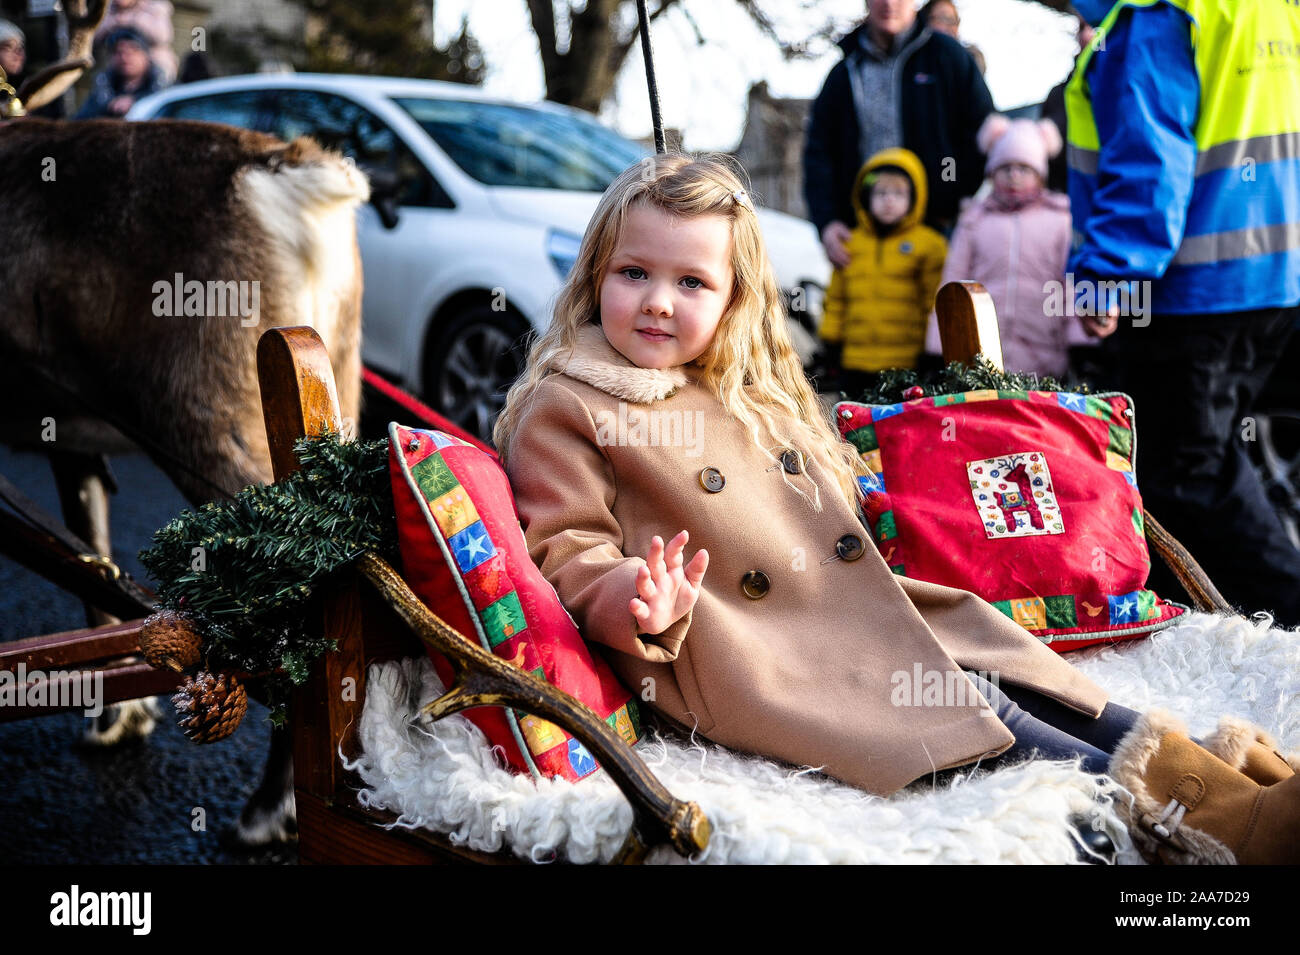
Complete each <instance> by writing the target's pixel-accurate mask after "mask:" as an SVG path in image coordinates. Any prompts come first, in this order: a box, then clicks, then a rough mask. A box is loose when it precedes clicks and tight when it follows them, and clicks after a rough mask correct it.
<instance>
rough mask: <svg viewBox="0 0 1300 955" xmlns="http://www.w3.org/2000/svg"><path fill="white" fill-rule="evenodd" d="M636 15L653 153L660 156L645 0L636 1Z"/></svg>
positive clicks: (660, 124)
mask: <svg viewBox="0 0 1300 955" xmlns="http://www.w3.org/2000/svg"><path fill="white" fill-rule="evenodd" d="M636 15H637V19H638V20H639V21H640V23H641V58H642V59H643V60H645V82H646V87H647V88H648V89H649V91H650V122H651V123H652V124H653V125H654V130H655V152H657V153H659V154H660V155H661V156H662V155H663V154H664V153H666V152H668V145H667V142H666V141H665V139H664V120H663V117H662V116H660V115H659V84H658V83H656V82H655V63H654V58H653V57H652V56H651V54H650V18H649V17H648V16H647V15H646V12H645V0H636Z"/></svg>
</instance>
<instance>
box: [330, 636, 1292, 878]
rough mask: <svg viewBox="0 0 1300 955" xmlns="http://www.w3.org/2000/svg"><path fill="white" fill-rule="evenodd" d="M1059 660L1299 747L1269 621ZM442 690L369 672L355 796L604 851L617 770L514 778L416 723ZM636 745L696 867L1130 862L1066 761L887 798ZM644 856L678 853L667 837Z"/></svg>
mask: <svg viewBox="0 0 1300 955" xmlns="http://www.w3.org/2000/svg"><path fill="white" fill-rule="evenodd" d="M1070 659H1071V661H1072V662H1074V663H1075V664H1077V665H1078V666H1079V668H1080V669H1082V670H1083V671H1084V672H1085V673H1087V675H1088V676H1089V677H1091V678H1092V679H1093V680H1095V681H1096V682H1097V683H1098V684H1100V685H1101V686H1103V687H1104V688H1106V689H1107V690H1108V691H1109V692H1110V694H1111V698H1112V699H1113V700H1115V702H1117V703H1122V704H1124V705H1126V706H1129V707H1132V708H1133V709H1136V710H1145V709H1147V708H1150V707H1152V706H1161V707H1165V708H1167V709H1170V710H1172V711H1173V712H1175V713H1177V714H1179V715H1180V716H1182V717H1183V718H1184V719H1185V720H1186V721H1187V723H1188V726H1189V728H1190V730H1191V732H1192V734H1193V735H1196V736H1203V734H1206V733H1208V732H1210V731H1211V730H1212V729H1214V727H1215V725H1216V724H1217V722H1218V718H1219V716H1220V715H1221V714H1233V715H1236V716H1240V717H1244V718H1246V719H1249V720H1252V721H1253V722H1255V723H1257V724H1259V725H1261V726H1263V727H1264V728H1266V729H1268V730H1271V731H1272V732H1273V733H1275V734H1276V735H1277V736H1278V738H1279V739H1280V741H1281V742H1282V744H1283V746H1284V751H1291V750H1296V749H1300V632H1296V633H1291V632H1287V631H1284V630H1279V629H1276V628H1272V627H1271V626H1270V621H1269V620H1268V619H1267V618H1265V617H1262V616H1261V617H1260V618H1258V619H1256V620H1250V619H1247V618H1244V617H1225V616H1215V615H1211V614H1201V613H1187V614H1185V615H1184V616H1183V618H1182V619H1181V622H1180V623H1178V624H1176V625H1175V626H1173V627H1170V628H1168V629H1166V630H1164V631H1162V632H1160V633H1157V634H1155V635H1154V636H1152V637H1150V638H1147V639H1142V640H1135V641H1130V642H1127V643H1124V644H1120V645H1117V646H1113V647H1103V648H1092V649H1088V650H1083V651H1079V652H1077V653H1074V654H1072V655H1071V656H1070ZM442 691H443V688H442V685H441V684H440V683H439V681H438V679H437V677H436V676H435V675H434V673H433V668H432V666H431V665H430V664H429V662H428V660H426V659H423V658H416V659H409V660H404V661H400V662H393V663H386V664H381V665H375V666H372V667H371V669H370V672H369V676H368V683H367V688H366V703H365V709H364V711H363V714H362V717H361V724H360V732H359V738H360V742H361V745H362V753H361V755H360V756H359V757H358V758H357V759H356V761H355V762H348V761H347V760H344V763H345V765H347V767H348V768H349V769H355V770H357V771H358V773H359V774H360V776H361V778H362V779H363V780H364V782H365V785H366V788H364V789H363V790H362V791H361V792H360V794H359V799H360V801H361V802H362V803H363V804H364V805H369V806H373V807H376V808H382V809H387V810H390V811H392V812H394V813H396V814H397V815H398V817H399V823H398V824H400V825H403V826H410V827H425V828H429V829H433V830H436V831H438V832H442V833H445V834H447V835H448V836H449V837H450V838H451V840H452V841H454V842H456V843H458V844H463V845H467V846H469V847H471V848H474V849H479V850H486V851H498V850H501V849H503V848H506V849H508V850H510V851H512V852H514V853H515V854H516V855H518V856H520V857H521V858H524V859H531V860H533V861H536V862H546V861H552V860H554V859H557V858H559V859H565V860H568V861H570V862H577V863H588V862H606V861H609V860H610V859H611V858H612V857H613V856H614V854H615V852H617V850H618V848H619V846H620V845H621V844H622V842H623V837H624V835H625V834H626V832H627V830H628V828H629V827H630V825H631V821H632V810H631V807H630V806H629V805H628V803H627V802H626V800H625V799H624V798H623V796H622V794H621V793H620V792H619V791H618V789H617V787H615V786H614V784H613V782H612V781H610V780H609V779H608V778H607V777H605V776H604V774H603V773H599V774H597V775H595V776H592V777H589V778H587V779H585V780H583V781H582V782H579V783H577V784H571V783H568V782H562V781H546V780H544V781H534V780H533V779H531V778H528V777H525V776H516V775H513V774H512V773H510V772H508V771H506V770H504V769H502V768H501V767H500V766H499V764H498V762H497V760H496V758H495V757H494V756H493V754H492V753H491V751H490V750H489V748H488V745H487V740H486V738H485V737H484V736H483V735H482V734H481V733H480V732H479V731H478V729H477V728H475V727H474V726H473V725H472V724H470V723H469V721H468V720H466V719H465V718H463V717H461V716H452V717H448V718H446V719H444V720H441V721H439V722H437V723H433V724H427V725H426V724H424V723H423V722H422V721H420V719H419V717H418V716H417V715H416V714H417V713H418V711H419V708H420V706H421V705H422V704H424V703H426V702H428V701H429V700H431V699H433V698H434V697H436V696H438V695H440V694H441V693H442ZM637 748H638V751H639V753H640V755H641V757H642V759H644V760H645V761H646V763H647V764H648V765H649V766H650V768H651V769H652V770H653V771H654V773H655V775H657V776H658V777H659V779H660V780H661V781H662V782H663V783H664V785H665V786H667V787H668V789H669V791H670V792H672V793H673V795H675V796H677V797H678V798H680V799H690V800H694V801H696V802H698V803H699V804H700V806H701V807H702V808H703V809H704V811H705V813H706V814H707V815H708V817H709V821H710V822H711V824H712V827H713V839H712V841H711V843H710V844H709V847H708V849H707V850H706V851H705V852H704V853H702V854H701V855H699V856H698V857H696V858H695V859H693V860H690V861H693V862H706V863H1071V862H1075V861H1077V859H1078V842H1077V840H1076V837H1075V835H1074V833H1075V824H1074V823H1072V822H1071V820H1075V821H1076V822H1078V821H1081V822H1083V824H1091V825H1093V826H1096V827H1103V828H1105V830H1106V831H1107V832H1108V833H1109V834H1110V836H1111V838H1112V839H1113V840H1114V842H1115V844H1116V846H1117V847H1118V848H1119V861H1120V862H1122V863H1140V862H1141V859H1140V857H1139V856H1138V855H1137V853H1136V851H1135V850H1134V849H1133V847H1132V843H1131V841H1130V840H1129V838H1128V834H1127V831H1126V830H1125V828H1124V823H1123V821H1122V819H1123V813H1124V807H1125V801H1126V798H1127V794H1126V793H1125V791H1124V790H1123V789H1121V788H1119V787H1118V786H1116V785H1115V784H1114V783H1112V782H1110V781H1109V780H1105V781H1103V782H1102V783H1101V784H1100V785H1099V784H1098V781H1097V779H1096V777H1094V776H1091V775H1089V774H1087V773H1084V772H1081V771H1080V770H1079V769H1078V768H1077V766H1076V765H1075V764H1073V763H1068V762H1064V763H1063V762H1031V763H1022V764H1020V765H1018V766H1012V767H1008V768H1005V769H999V770H997V771H994V772H988V771H983V772H981V771H978V770H976V771H974V772H970V773H962V774H959V775H958V776H957V777H956V778H955V779H953V780H950V781H949V782H947V783H945V784H943V785H942V786H940V787H939V788H935V787H933V786H931V785H930V784H929V783H918V784H914V785H913V786H911V787H909V788H908V789H907V790H905V791H903V792H901V793H898V794H896V795H894V796H893V797H890V798H888V799H883V798H880V797H877V796H870V795H868V794H866V793H863V792H862V791H860V790H857V789H854V788H851V787H849V786H845V785H842V784H840V783H837V782H834V781H832V780H829V779H827V778H826V777H824V776H821V775H820V774H817V773H815V772H812V771H810V770H804V771H802V772H798V771H792V770H791V769H790V768H789V767H787V766H783V765H778V764H776V763H773V762H771V761H769V760H765V759H759V758H755V757H751V756H742V755H738V754H736V753H733V752H731V751H729V750H726V749H723V748H722V747H719V746H716V745H714V744H712V743H705V744H703V745H701V744H700V743H698V742H684V741H681V740H678V739H676V738H664V737H662V736H657V735H651V736H650V737H649V738H647V739H645V740H643V741H642V742H641V743H640V744H638V747H637ZM647 861H649V862H654V863H674V862H683V861H687V860H683V859H681V858H680V857H679V856H677V855H676V853H675V852H674V851H673V850H672V849H671V848H669V847H666V846H662V847H659V848H657V849H655V850H654V851H653V852H652V853H651V854H650V856H649V858H648V860H647Z"/></svg>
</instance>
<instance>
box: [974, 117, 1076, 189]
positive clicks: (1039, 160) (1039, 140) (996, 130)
mask: <svg viewBox="0 0 1300 955" xmlns="http://www.w3.org/2000/svg"><path fill="white" fill-rule="evenodd" d="M976 141H977V142H978V143H979V147H980V149H981V150H982V151H983V152H984V153H985V154H986V155H987V156H988V157H989V161H988V163H987V164H986V165H985V167H984V171H985V173H987V174H989V175H992V173H993V172H994V171H995V170H996V169H997V168H998V167H999V166H1005V165H1006V164H1007V163H1013V162H1018V163H1024V164H1025V165H1026V166H1029V167H1030V168H1031V169H1034V170H1035V171H1036V172H1037V173H1038V175H1039V176H1041V177H1042V178H1043V179H1046V178H1047V160H1048V157H1050V156H1055V155H1056V154H1057V153H1059V152H1060V151H1061V145H1062V144H1061V133H1060V131H1059V130H1058V129H1057V128H1056V124H1055V123H1053V122H1052V121H1051V120H1050V119H1040V120H1038V121H1037V122H1034V121H1033V120H1032V119H1007V118H1006V117H1005V116H1003V115H1002V114H1001V113H990V114H989V118H988V119H986V120H984V125H983V126H981V127H980V131H979V134H978V135H977V137H976Z"/></svg>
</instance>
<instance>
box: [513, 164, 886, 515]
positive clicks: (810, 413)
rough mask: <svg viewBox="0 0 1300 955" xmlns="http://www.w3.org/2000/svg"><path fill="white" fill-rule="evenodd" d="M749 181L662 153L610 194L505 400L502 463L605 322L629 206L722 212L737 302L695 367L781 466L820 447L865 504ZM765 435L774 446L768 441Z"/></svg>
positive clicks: (855, 461)
mask: <svg viewBox="0 0 1300 955" xmlns="http://www.w3.org/2000/svg"><path fill="white" fill-rule="evenodd" d="M741 175H743V173H741V172H740V171H739V169H738V167H737V169H735V170H733V168H732V165H731V161H730V160H729V159H728V158H727V157H721V156H716V157H715V156H708V155H706V156H697V157H692V156H685V155H659V156H654V157H647V158H646V159H644V160H642V161H641V162H640V163H638V164H637V165H635V166H632V167H630V168H629V169H627V170H625V171H624V172H623V174H622V175H620V176H619V177H618V179H616V180H615V181H614V182H613V183H612V184H611V185H610V187H609V188H608V189H606V190H605V194H604V195H603V196H602V197H601V200H600V204H599V205H598V206H597V207H596V211H595V213H594V214H593V215H592V218H591V222H590V223H589V224H588V226H587V232H586V234H585V235H584V236H583V237H582V245H581V247H580V248H579V250H578V258H577V261H576V262H575V263H574V265H573V268H572V270H571V271H570V272H569V277H568V280H567V281H566V282H565V284H564V287H563V288H562V289H561V290H560V294H559V297H558V299H557V301H556V305H555V315H554V317H553V318H552V320H551V324H550V326H549V327H548V328H547V329H546V331H545V332H544V333H543V334H542V335H541V337H540V338H538V339H537V341H536V342H535V343H534V344H533V346H532V348H531V350H530V351H529V354H528V364H527V367H526V369H525V371H524V373H523V375H521V376H520V378H519V380H518V381H517V382H515V384H514V386H513V387H512V388H511V389H510V392H509V394H508V395H507V396H506V403H505V407H504V409H503V410H502V412H501V415H500V417H499V418H498V419H497V422H496V426H495V428H494V429H493V435H492V436H493V440H494V442H495V444H496V446H497V450H498V453H499V454H500V455H501V461H502V463H505V461H506V459H507V457H508V455H509V453H510V437H511V435H512V434H513V433H514V431H515V429H516V427H517V426H518V424H519V421H520V419H521V418H522V416H523V413H524V411H525V409H526V408H527V406H528V403H529V401H530V400H531V399H532V397H533V395H534V394H535V392H536V391H537V387H538V385H540V384H541V382H542V380H543V379H544V378H546V377H547V376H548V375H550V374H553V373H555V370H556V369H557V368H562V367H563V366H564V363H565V362H564V360H563V359H564V358H567V356H568V355H570V354H572V352H573V349H574V346H575V345H576V343H577V338H578V329H579V328H581V327H582V326H583V325H586V324H590V323H596V322H598V321H599V316H600V285H601V282H602V281H603V279H604V276H605V270H606V268H607V267H608V265H609V261H610V259H611V258H613V256H614V251H615V249H616V248H617V247H618V243H619V241H620V239H621V238H622V236H623V230H624V229H625V228H626V225H627V215H628V209H629V208H631V207H632V206H634V205H636V204H638V203H640V204H645V205H650V206H655V207H657V208H659V209H662V210H664V211H665V212H668V213H670V214H672V215H675V216H680V217H682V218H691V217H693V216H701V215H719V216H722V217H723V218H725V219H727V220H729V221H730V223H731V238H732V243H731V266H732V270H733V273H734V276H735V278H734V281H733V285H732V290H731V298H730V301H729V302H728V305H727V308H726V311H725V312H724V313H723V315H722V319H721V321H720V322H719V323H718V330H717V334H716V335H715V336H714V338H713V341H712V343H711V344H710V345H709V347H708V348H707V349H705V351H704V353H703V354H702V355H700V356H699V358H697V359H695V361H694V362H692V363H691V365H692V366H693V367H694V368H697V369H699V371H700V372H701V374H700V375H699V382H700V384H701V385H703V386H704V387H706V388H708V389H709V390H710V391H711V392H712V393H713V394H714V395H716V396H717V398H718V400H719V401H720V402H721V403H722V405H723V407H724V408H725V409H726V410H727V412H728V413H729V414H731V415H732V416H733V417H735V418H737V419H739V420H740V422H741V423H742V424H743V425H744V426H745V427H746V429H747V430H748V431H749V433H750V435H751V436H752V437H753V439H754V443H755V444H757V445H758V446H759V447H760V448H762V449H763V451H764V452H765V453H766V454H767V455H768V456H769V457H770V458H772V460H773V461H777V460H779V459H778V453H779V450H780V448H783V447H795V448H799V449H801V450H804V451H810V450H813V449H817V450H820V451H821V452H823V459H824V460H826V461H829V462H830V465H831V468H832V470H833V472H834V473H833V475H832V476H833V479H834V483H835V486H836V487H837V488H838V489H839V490H840V492H841V493H842V494H843V495H844V497H845V499H846V500H848V501H849V502H851V503H853V504H856V503H857V502H858V500H859V494H860V492H859V489H858V484H857V477H858V475H860V474H865V473H866V470H865V465H864V464H863V463H862V461H861V459H860V458H859V457H858V454H857V452H856V450H855V449H854V447H853V446H852V445H850V444H849V443H848V442H845V441H842V440H840V438H839V436H838V434H837V433H836V431H835V429H834V427H833V426H832V424H831V421H830V417H829V415H828V414H827V413H825V412H824V411H823V410H822V407H821V405H820V404H819V403H818V400H817V396H816V394H815V393H814V392H813V389H812V386H811V385H810V384H809V383H808V379H807V377H806V376H805V375H804V372H803V364H802V362H801V361H800V360H799V356H798V354H797V353H796V352H795V350H794V346H793V344H792V343H791V341H790V333H789V330H788V326H787V321H788V320H787V318H786V314H785V307H784V305H783V303H782V300H781V290H780V287H779V286H778V284H777V281H776V276H775V274H774V273H773V271H772V265H771V263H770V262H769V261H768V258H767V251H766V249H765V248H764V246H763V237H762V233H761V232H760V231H759V225H758V219H757V217H756V216H755V215H754V209H753V206H752V204H751V202H750V200H749V198H748V194H747V193H746V192H745V191H744V190H745V186H744V185H743V184H742V182H741V179H740V176H741ZM764 430H766V431H767V434H768V436H769V438H770V439H771V441H765V440H764V438H763V436H762V432H763V431H764ZM772 442H775V448H776V450H775V451H774V450H773V445H772ZM805 457H806V456H805ZM782 473H783V475H784V471H783V472H782ZM809 478H810V479H811V475H809ZM792 486H795V487H796V489H798V488H797V485H792ZM800 493H801V494H804V496H805V498H807V499H808V500H809V502H810V503H811V504H812V506H813V508H814V509H815V510H817V511H820V510H821V509H822V504H821V496H820V489H819V488H817V486H816V482H815V481H814V493H813V496H812V497H808V495H807V494H805V493H804V492H803V491H802V490H800Z"/></svg>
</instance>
